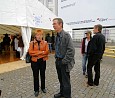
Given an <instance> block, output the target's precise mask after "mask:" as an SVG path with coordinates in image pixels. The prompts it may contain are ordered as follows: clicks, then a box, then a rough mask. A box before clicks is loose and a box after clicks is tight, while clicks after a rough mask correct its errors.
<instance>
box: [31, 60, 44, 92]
mask: <svg viewBox="0 0 115 98" xmlns="http://www.w3.org/2000/svg"><path fill="white" fill-rule="evenodd" d="M31 68H32V71H33V77H34V91H35V92H36V91H39V71H40V78H41V89H45V70H46V61H43V59H38V60H37V62H31Z"/></svg>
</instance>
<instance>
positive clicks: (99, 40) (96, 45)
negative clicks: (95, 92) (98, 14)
mask: <svg viewBox="0 0 115 98" xmlns="http://www.w3.org/2000/svg"><path fill="white" fill-rule="evenodd" d="M101 31H102V25H100V24H98V25H95V26H94V30H93V32H94V34H95V35H94V36H93V38H92V40H91V41H90V43H89V45H88V55H89V56H88V65H87V73H88V82H87V84H88V85H89V86H93V85H96V86H98V85H99V78H100V60H101V58H102V55H103V53H104V50H105V36H104V35H103V34H102V33H101ZM93 66H94V71H95V78H94V81H93V75H92V67H93Z"/></svg>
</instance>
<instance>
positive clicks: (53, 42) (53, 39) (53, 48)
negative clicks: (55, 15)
mask: <svg viewBox="0 0 115 98" xmlns="http://www.w3.org/2000/svg"><path fill="white" fill-rule="evenodd" d="M51 38H52V50H55V35H54V33H52V37H51Z"/></svg>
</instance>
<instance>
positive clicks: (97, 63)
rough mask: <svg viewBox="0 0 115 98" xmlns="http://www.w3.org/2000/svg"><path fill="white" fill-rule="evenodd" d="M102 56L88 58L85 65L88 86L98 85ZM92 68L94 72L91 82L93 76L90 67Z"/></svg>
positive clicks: (96, 55)
mask: <svg viewBox="0 0 115 98" xmlns="http://www.w3.org/2000/svg"><path fill="white" fill-rule="evenodd" d="M101 57H102V55H101V54H95V55H91V56H89V57H88V64H87V73H88V84H89V85H93V84H95V85H99V78H100V60H101ZM93 66H94V71H95V78H94V81H93V74H92V67H93Z"/></svg>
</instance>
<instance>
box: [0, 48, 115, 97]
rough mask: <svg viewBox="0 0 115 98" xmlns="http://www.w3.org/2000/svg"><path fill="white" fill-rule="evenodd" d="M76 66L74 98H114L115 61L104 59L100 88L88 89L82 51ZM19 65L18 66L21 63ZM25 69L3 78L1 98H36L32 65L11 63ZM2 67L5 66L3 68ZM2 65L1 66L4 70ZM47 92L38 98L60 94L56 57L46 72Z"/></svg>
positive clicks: (48, 63)
mask: <svg viewBox="0 0 115 98" xmlns="http://www.w3.org/2000/svg"><path fill="white" fill-rule="evenodd" d="M75 60H76V64H75V66H74V68H73V70H72V71H71V84H72V98H115V59H114V58H109V57H104V58H103V61H102V63H101V78H100V85H99V86H97V87H96V86H93V87H87V85H86V82H87V79H86V78H85V77H84V76H83V75H82V71H81V69H82V67H81V54H80V49H79V48H76V54H75ZM18 62H19V63H18ZM8 64H9V65H11V64H15V66H21V65H23V66H25V67H23V68H20V69H17V70H14V71H10V72H5V73H1V74H0V89H1V90H2V95H1V97H0V98H35V97H34V94H33V77H32V71H31V68H30V66H29V65H30V64H26V63H25V62H24V61H17V62H15V63H14V62H11V63H8ZM1 65H2V64H1ZM1 65H0V66H1ZM4 66H6V65H5V64H4ZM46 89H47V93H46V94H44V93H42V92H41V91H40V93H39V96H38V98H53V95H54V94H55V93H58V92H59V83H58V79H57V74H56V69H55V61H54V55H53V54H50V56H49V60H48V61H47V69H46Z"/></svg>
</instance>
